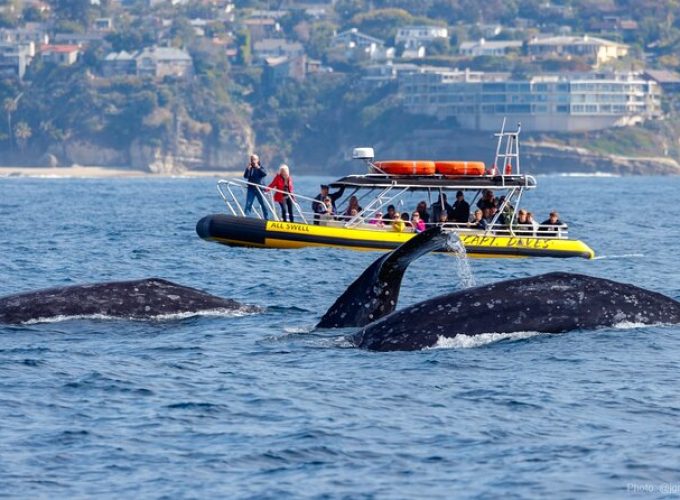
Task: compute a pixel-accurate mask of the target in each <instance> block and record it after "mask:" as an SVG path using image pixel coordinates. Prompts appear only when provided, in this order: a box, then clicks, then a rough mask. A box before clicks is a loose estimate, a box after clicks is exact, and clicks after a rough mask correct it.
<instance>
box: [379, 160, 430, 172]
mask: <svg viewBox="0 0 680 500" xmlns="http://www.w3.org/2000/svg"><path fill="white" fill-rule="evenodd" d="M374 165H375V166H376V167H378V168H379V169H380V170H382V171H383V172H385V173H386V174H388V175H434V173H435V171H436V167H435V164H434V162H433V161H423V160H388V161H376V162H374Z"/></svg>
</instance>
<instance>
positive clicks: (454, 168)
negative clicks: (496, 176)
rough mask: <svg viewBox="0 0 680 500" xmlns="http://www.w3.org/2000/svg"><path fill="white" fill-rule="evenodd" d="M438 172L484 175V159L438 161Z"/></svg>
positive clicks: (436, 163) (443, 173) (442, 173)
mask: <svg viewBox="0 0 680 500" xmlns="http://www.w3.org/2000/svg"><path fill="white" fill-rule="evenodd" d="M435 167H436V169H437V173H438V174H441V175H484V172H485V169H486V167H485V166H484V162H483V161H437V162H435Z"/></svg>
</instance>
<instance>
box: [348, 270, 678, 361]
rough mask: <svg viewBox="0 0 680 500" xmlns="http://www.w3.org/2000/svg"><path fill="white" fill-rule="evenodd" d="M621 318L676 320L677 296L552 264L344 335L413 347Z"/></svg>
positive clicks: (372, 345)
mask: <svg viewBox="0 0 680 500" xmlns="http://www.w3.org/2000/svg"><path fill="white" fill-rule="evenodd" d="M624 322H630V323H640V324H662V323H663V324H678V323H680V302H678V301H676V300H673V299H671V298H670V297H666V296H665V295H662V294H660V293H656V292H651V291H648V290H645V289H642V288H639V287H637V286H633V285H628V284H625V283H618V282H616V281H611V280H607V279H602V278H594V277H591V276H585V275H581V274H570V273H563V272H557V273H549V274H542V275H539V276H533V277H530V278H521V279H513V280H507V281H501V282H498V283H493V284H491V285H485V286H479V287H475V288H469V289H466V290H461V291H457V292H453V293H450V294H446V295H442V296H439V297H435V298H433V299H430V300H426V301H423V302H419V303H417V304H413V305H412V306H410V307H407V308H405V309H402V310H400V311H397V312H395V313H392V314H389V315H387V316H385V317H383V318H382V319H380V320H378V321H375V322H372V323H370V324H368V325H366V326H365V327H364V328H362V329H361V330H360V331H359V332H357V333H356V334H354V335H352V336H351V341H352V342H353V343H354V345H356V346H357V347H360V348H362V349H368V350H372V351H412V350H418V349H423V348H426V347H432V346H434V345H436V344H437V342H438V340H439V338H440V337H445V338H452V337H455V336H456V335H461V334H464V335H479V334H483V333H513V332H523V331H536V332H544V333H561V332H568V331H571V330H584V329H587V330H590V329H595V328H600V327H606V326H612V325H615V324H619V323H624Z"/></svg>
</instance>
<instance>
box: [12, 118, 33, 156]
mask: <svg viewBox="0 0 680 500" xmlns="http://www.w3.org/2000/svg"><path fill="white" fill-rule="evenodd" d="M32 135H33V131H32V130H31V127H29V126H28V123H26V122H19V123H17V126H16V127H15V128H14V137H16V141H17V144H18V145H19V149H20V150H21V151H22V152H23V150H24V148H25V147H26V143H27V142H28V140H29V139H30V138H31V136H32Z"/></svg>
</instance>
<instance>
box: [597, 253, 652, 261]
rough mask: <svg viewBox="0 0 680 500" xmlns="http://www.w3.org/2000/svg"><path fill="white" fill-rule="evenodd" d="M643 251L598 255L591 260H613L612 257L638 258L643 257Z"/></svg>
mask: <svg viewBox="0 0 680 500" xmlns="http://www.w3.org/2000/svg"><path fill="white" fill-rule="evenodd" d="M644 256H645V254H643V253H624V254H621V255H598V256H597V257H593V260H613V259H639V258H641V257H644Z"/></svg>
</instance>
